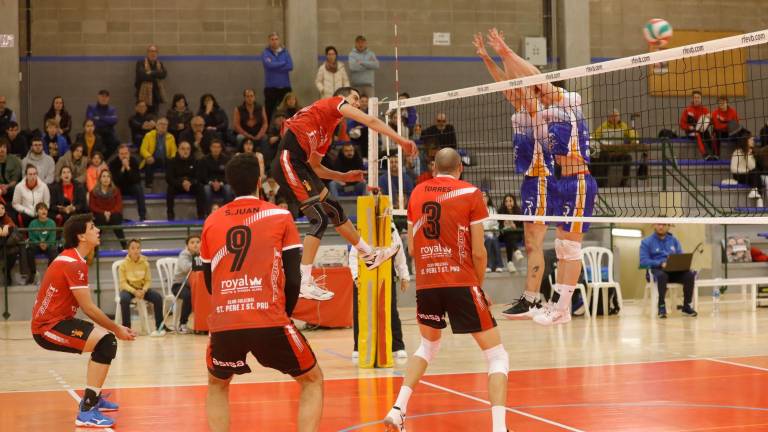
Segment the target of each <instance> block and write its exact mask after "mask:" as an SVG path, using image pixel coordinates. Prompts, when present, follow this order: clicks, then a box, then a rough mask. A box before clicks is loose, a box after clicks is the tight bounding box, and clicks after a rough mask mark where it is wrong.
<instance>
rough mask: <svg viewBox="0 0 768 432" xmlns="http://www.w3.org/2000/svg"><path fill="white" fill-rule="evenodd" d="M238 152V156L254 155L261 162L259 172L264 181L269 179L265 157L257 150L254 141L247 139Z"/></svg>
mask: <svg viewBox="0 0 768 432" xmlns="http://www.w3.org/2000/svg"><path fill="white" fill-rule="evenodd" d="M238 150H239V151H238V152H237V154H243V153H245V154H249V155H253V157H255V158H256V159H257V160H258V161H259V172H260V173H261V178H262V180H263V179H265V178H267V175H266V171H265V170H264V169H265V166H264V155H263V154H261V152H260V151H258V150H257V149H256V146H255V145H254V144H253V141H251V140H249V139H246V140H245V141H243V142H242V144H241V145H240V148H239V149H238Z"/></svg>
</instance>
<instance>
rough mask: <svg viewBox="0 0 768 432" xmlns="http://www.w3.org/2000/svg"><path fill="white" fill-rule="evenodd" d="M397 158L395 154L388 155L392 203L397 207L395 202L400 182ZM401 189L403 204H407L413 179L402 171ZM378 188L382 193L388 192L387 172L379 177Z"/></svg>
mask: <svg viewBox="0 0 768 432" xmlns="http://www.w3.org/2000/svg"><path fill="white" fill-rule="evenodd" d="M397 165H398V159H397V156H396V155H395V156H390V157H389V174H390V176H391V177H392V204H393V205H394V206H395V207H397V203H398V200H399V198H398V197H399V196H400V189H399V188H400V183H399V181H398V179H399V176H398V172H397V171H398V168H397ZM403 174H404V175H403V191H404V192H405V193H404V195H405V198H404V202H405V204H408V197H409V196H411V192H413V186H414V185H413V180H411V178H410V177H409V176H408V174H407V173H405V172H403ZM379 188H380V189H381V193H383V194H385V195H386V194H389V180H388V179H387V173H384V174H382V175H381V176H380V177H379Z"/></svg>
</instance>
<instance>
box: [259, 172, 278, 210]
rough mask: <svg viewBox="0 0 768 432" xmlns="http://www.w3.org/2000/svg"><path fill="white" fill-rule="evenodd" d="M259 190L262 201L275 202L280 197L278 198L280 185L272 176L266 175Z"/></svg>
mask: <svg viewBox="0 0 768 432" xmlns="http://www.w3.org/2000/svg"><path fill="white" fill-rule="evenodd" d="M261 190H262V193H263V195H264V201H269V202H271V203H272V204H276V203H277V201H278V200H279V199H280V198H278V197H279V196H280V195H279V194H280V185H279V184H277V180H275V179H274V178H272V177H267V180H266V181H265V182H263V183H262V184H261Z"/></svg>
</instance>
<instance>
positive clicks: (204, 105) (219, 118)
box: [197, 93, 229, 140]
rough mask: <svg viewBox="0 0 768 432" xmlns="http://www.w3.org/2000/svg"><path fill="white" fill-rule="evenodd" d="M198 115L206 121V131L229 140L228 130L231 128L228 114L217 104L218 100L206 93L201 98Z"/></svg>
mask: <svg viewBox="0 0 768 432" xmlns="http://www.w3.org/2000/svg"><path fill="white" fill-rule="evenodd" d="M197 115H199V116H200V117H202V118H203V121H205V129H206V130H209V131H211V132H216V133H217V134H219V136H220V137H221V139H223V140H226V139H227V128H228V127H229V117H227V113H225V112H224V110H223V109H221V107H220V106H219V103H218V102H216V98H215V97H214V96H213V95H212V94H210V93H206V94H204V95H202V96H200V107H199V108H198V110H197Z"/></svg>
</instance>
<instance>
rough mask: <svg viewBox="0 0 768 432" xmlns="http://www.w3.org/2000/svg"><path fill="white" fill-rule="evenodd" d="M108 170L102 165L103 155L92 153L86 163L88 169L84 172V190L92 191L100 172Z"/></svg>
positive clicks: (105, 165) (97, 181)
mask: <svg viewBox="0 0 768 432" xmlns="http://www.w3.org/2000/svg"><path fill="white" fill-rule="evenodd" d="M108 168H109V167H107V164H105V163H104V155H102V154H101V153H99V152H96V153H94V154H93V156H91V160H90V161H89V162H88V169H86V170H85V190H87V191H88V192H90V191H92V190H93V188H94V187H96V185H97V184H98V183H99V176H101V172H102V171H104V170H105V169H108Z"/></svg>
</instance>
